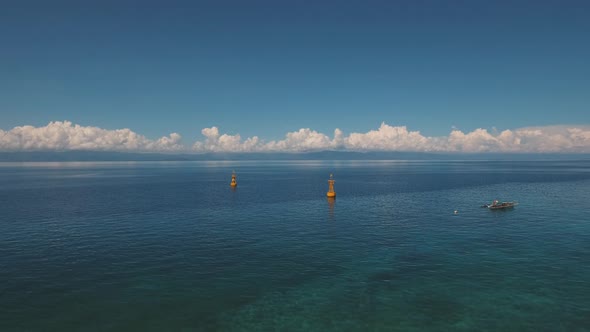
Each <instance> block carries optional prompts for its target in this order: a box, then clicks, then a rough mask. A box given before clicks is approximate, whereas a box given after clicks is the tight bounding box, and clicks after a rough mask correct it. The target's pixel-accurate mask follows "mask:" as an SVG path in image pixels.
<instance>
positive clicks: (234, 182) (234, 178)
mask: <svg viewBox="0 0 590 332" xmlns="http://www.w3.org/2000/svg"><path fill="white" fill-rule="evenodd" d="M229 185H230V186H232V187H235V186H237V185H238V182H237V181H236V171H233V172H232V173H231V182H230V184H229Z"/></svg>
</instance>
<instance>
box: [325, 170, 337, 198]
mask: <svg viewBox="0 0 590 332" xmlns="http://www.w3.org/2000/svg"><path fill="white" fill-rule="evenodd" d="M334 182H336V181H335V180H334V179H333V177H332V174H330V180H328V193H327V194H326V196H328V197H336V192H335V191H334Z"/></svg>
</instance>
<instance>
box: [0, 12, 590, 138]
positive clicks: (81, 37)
mask: <svg viewBox="0 0 590 332" xmlns="http://www.w3.org/2000/svg"><path fill="white" fill-rule="evenodd" d="M589 32H590V2H587V1H578V2H576V1H506V2H503V1H159V2H156V1H67V2H65V1H15V2H12V3H4V4H3V5H2V10H1V11H0V50H1V51H0V73H1V74H0V129H3V130H10V129H11V128H13V127H15V126H21V125H33V126H45V125H47V123H48V122H50V121H63V120H68V121H72V122H73V123H76V124H80V125H83V126H96V127H100V128H104V129H118V128H130V129H131V130H133V131H135V132H138V133H140V134H141V135H145V136H147V137H148V138H152V139H157V138H158V137H161V136H165V135H168V134H169V133H172V132H177V133H179V134H181V135H182V137H183V138H184V139H187V140H189V141H190V140H194V139H200V137H202V136H201V130H202V129H203V128H209V127H212V126H217V127H218V128H219V131H220V132H223V133H228V134H232V135H234V134H238V133H239V134H241V136H242V138H245V137H251V136H254V135H257V136H259V137H261V138H264V139H267V140H276V139H280V138H282V137H284V136H285V134H286V133H287V132H293V131H297V130H299V129H300V128H311V129H312V130H316V131H318V132H321V133H327V134H329V135H332V133H333V131H334V129H335V128H340V129H341V130H342V131H343V132H345V133H351V132H367V131H369V130H374V129H377V128H379V126H380V125H381V123H382V122H386V123H387V124H389V125H392V126H407V127H408V129H410V130H419V131H420V132H421V133H422V134H423V135H428V136H442V135H448V134H449V132H450V131H451V129H452V128H453V126H454V127H456V128H458V129H460V130H462V131H464V132H471V131H473V130H475V129H477V128H487V129H490V128H493V127H495V128H498V129H499V130H503V129H514V128H522V127H531V126H549V125H588V124H590V110H589V107H588V105H589V102H590V65H589V60H588V59H590V43H589V42H588V33H589Z"/></svg>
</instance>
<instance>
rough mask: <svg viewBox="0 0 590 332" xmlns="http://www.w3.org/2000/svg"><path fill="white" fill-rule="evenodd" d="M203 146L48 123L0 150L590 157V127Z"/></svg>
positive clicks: (217, 138) (213, 135)
mask: <svg viewBox="0 0 590 332" xmlns="http://www.w3.org/2000/svg"><path fill="white" fill-rule="evenodd" d="M201 134H202V135H203V136H204V140H200V141H197V142H195V143H194V144H193V145H192V149H190V148H189V147H186V146H185V145H183V144H182V143H181V137H180V135H179V134H177V133H172V134H170V135H169V136H165V137H162V138H159V139H157V140H150V139H148V138H146V137H145V136H142V135H139V134H137V133H135V132H133V131H131V130H130V129H117V130H106V129H102V128H98V127H84V126H80V125H74V124H72V123H71V122H68V121H64V122H59V121H56V122H50V123H49V124H48V125H47V126H44V127H33V126H21V127H15V128H13V129H11V130H8V131H3V130H0V150H2V151H23V150H29V151H31V150H52V151H62V150H99V151H154V152H172V151H176V152H190V151H192V152H305V151H322V150H347V151H423V152H539V153H543V152H578V153H590V126H587V125H586V126H546V127H527V128H519V129H513V130H504V131H501V132H498V130H496V129H495V128H493V129H492V130H491V132H490V131H488V130H486V129H481V128H480V129H476V130H473V131H471V132H466V133H465V132H462V131H460V130H458V129H456V128H453V129H452V130H451V132H450V134H449V135H448V136H440V137H429V136H424V135H422V134H421V133H420V132H419V131H410V130H408V129H407V128H406V127H405V126H390V125H388V124H386V123H382V124H381V126H380V127H379V128H378V129H376V130H370V131H368V132H366V133H350V134H349V135H348V136H347V135H345V134H344V133H343V132H342V131H341V130H340V129H335V130H334V134H333V136H332V138H330V137H329V136H328V135H326V134H323V133H320V132H317V131H315V130H312V129H309V128H302V129H299V130H298V131H294V132H289V133H287V134H286V135H285V137H284V139H282V140H276V141H268V142H266V141H264V140H261V139H259V138H258V137H257V136H254V137H250V138H247V139H245V140H244V139H242V137H241V136H240V135H239V134H236V135H230V134H220V132H219V129H218V128H217V127H211V128H204V129H203V130H201Z"/></svg>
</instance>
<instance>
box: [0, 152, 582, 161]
mask: <svg viewBox="0 0 590 332" xmlns="http://www.w3.org/2000/svg"><path fill="white" fill-rule="evenodd" d="M207 160H211V161H217V160H228V161H229V160H482V161H484V160H499V161H502V160H504V161H510V160H515V161H518V160H590V154H587V153H580V154H575V153H563V154H560V153H421V152H348V151H321V152H304V153H202V154H166V153H127V152H104V151H63V152H40V151H27V152H0V161H1V162H35V161H38V162H48V161H207Z"/></svg>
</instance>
